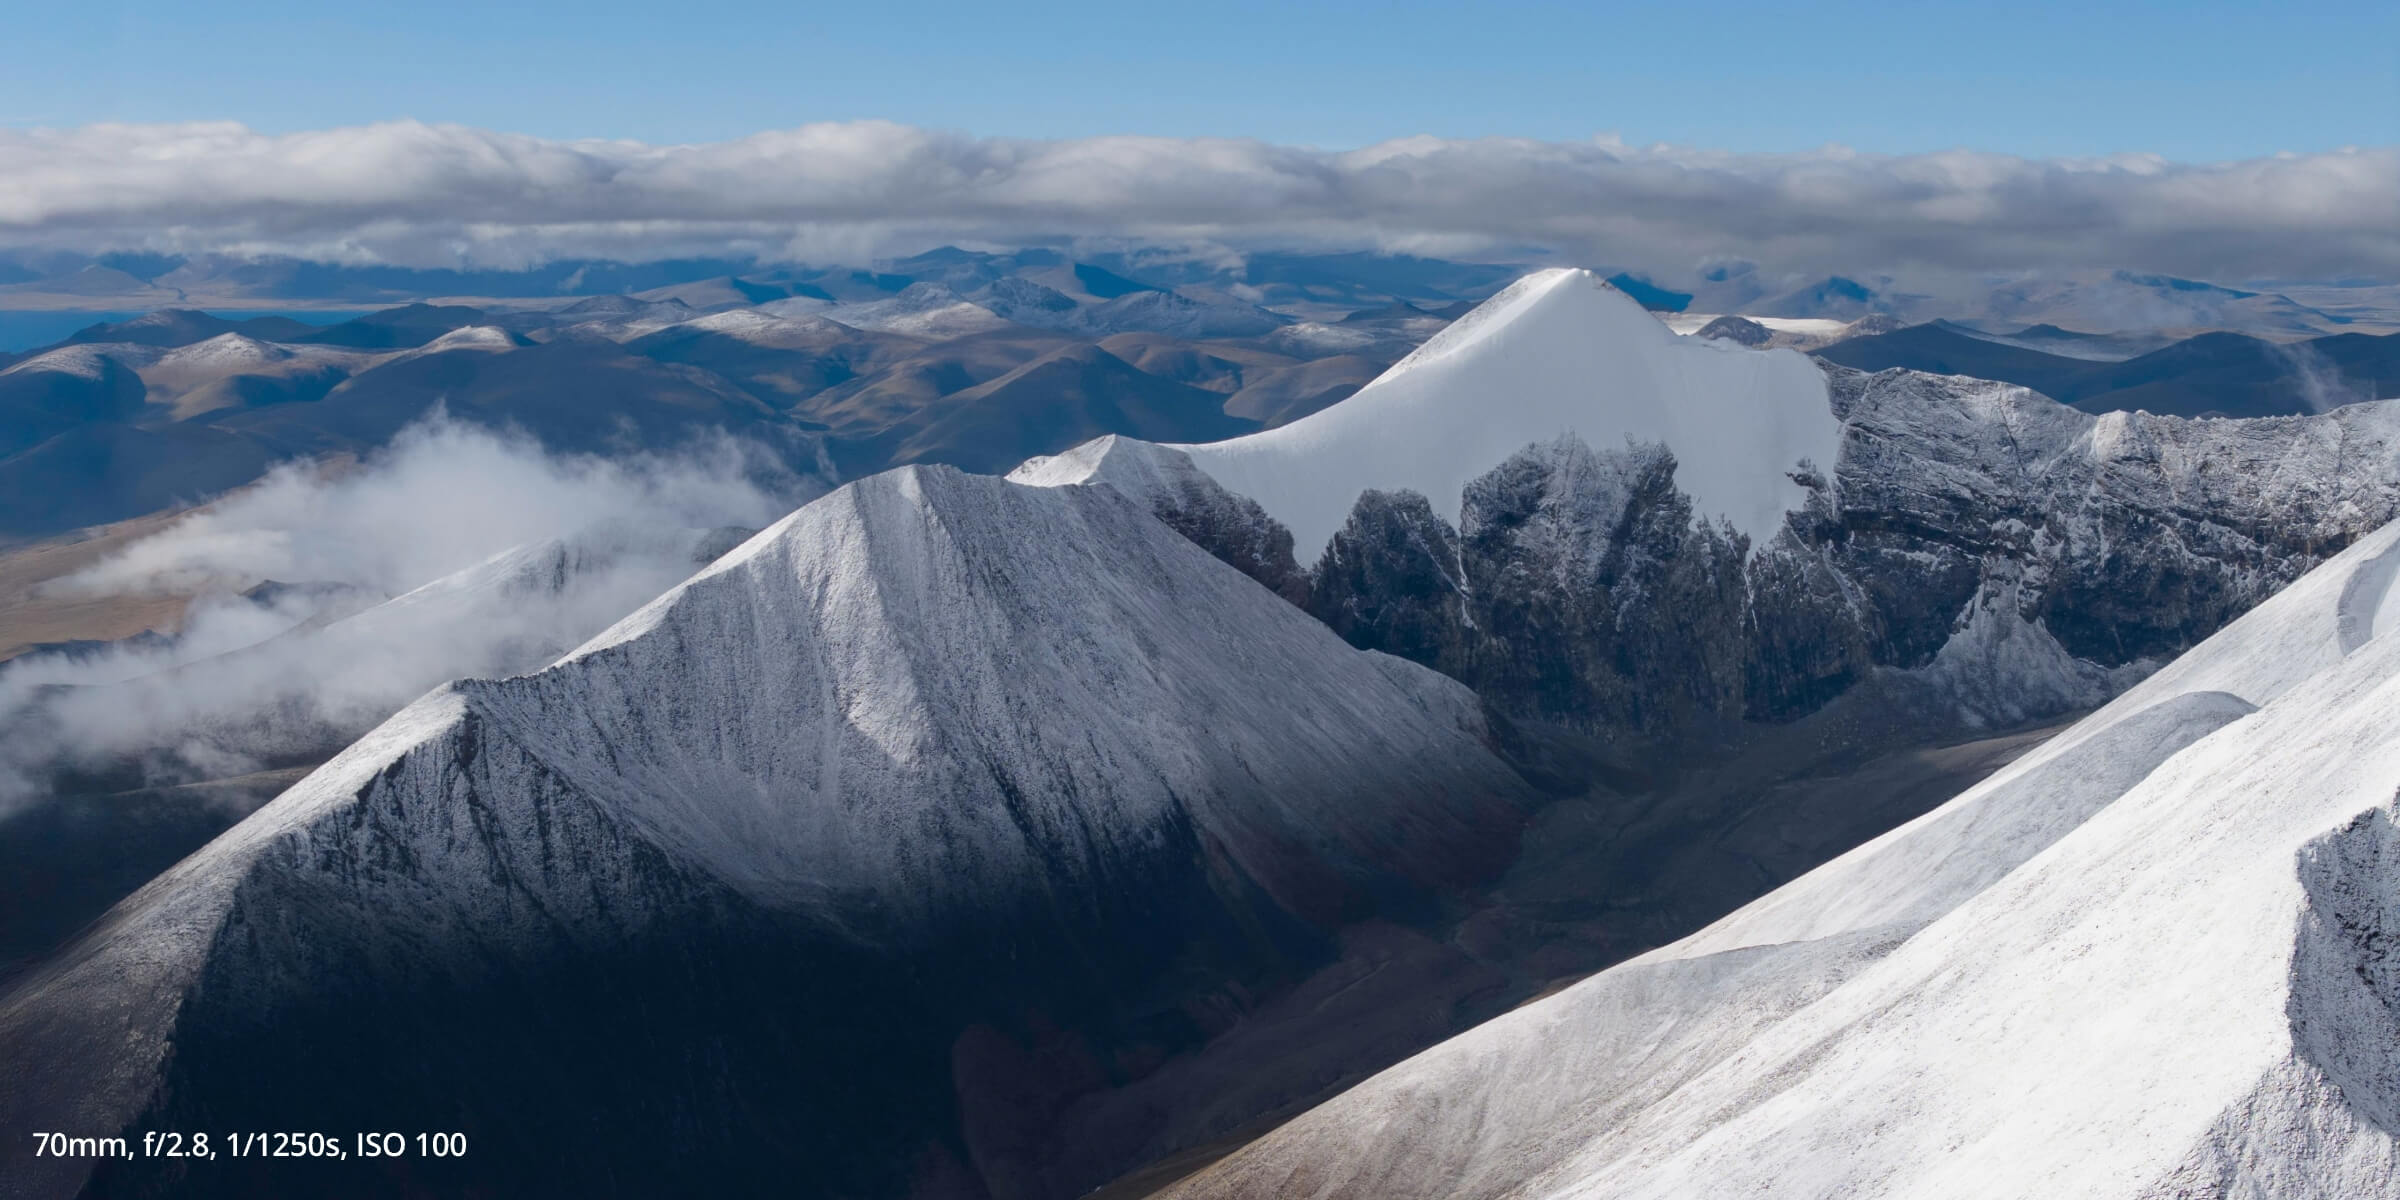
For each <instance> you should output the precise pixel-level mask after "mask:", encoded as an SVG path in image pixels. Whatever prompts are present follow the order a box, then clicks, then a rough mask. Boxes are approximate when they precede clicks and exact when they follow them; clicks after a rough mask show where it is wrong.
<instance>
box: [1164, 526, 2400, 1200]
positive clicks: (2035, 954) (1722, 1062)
mask: <svg viewBox="0 0 2400 1200" xmlns="http://www.w3.org/2000/svg"><path fill="white" fill-rule="evenodd" d="M2396 563H2400V527H2387V528H2386V529H2384V530H2382V531H2381V532H2378V533H2375V534H2373V535H2372V536H2369V537H2367V538H2364V539H2362V540H2361V542H2360V543H2359V544H2357V545H2354V546H2353V547H2351V548H2350V549H2349V550H2348V551H2346V552H2345V553H2343V554H2342V555H2340V556H2339V557H2337V558H2335V559H2334V560H2332V561H2330V562H2328V563H2326V564H2325V565H2323V566H2321V567H2319V568H2318V569H2316V570H2315V571H2314V572H2312V573H2311V574H2310V575H2308V576H2307V577H2305V578H2304V579H2302V580H2301V581H2300V582H2298V583H2296V584H2294V585H2293V586H2292V587H2290V588H2289V589H2287V590H2285V591H2284V592H2283V593H2281V594H2280V595H2278V596H2276V597H2275V598H2274V599H2272V600H2270V601H2268V602H2267V603H2265V604H2264V605H2262V606H2260V607H2259V608H2258V609H2256V610H2254V611H2253V612H2251V613H2250V614H2249V615H2247V616H2245V617H2243V618H2241V619H2240V620H2238V621H2236V622H2234V623H2233V624H2231V625H2230V626H2228V627H2227V628H2225V629H2224V630H2223V631H2221V632H2219V633H2217V634H2216V635H2215V636H2213V637H2211V638H2210V639H2208V640H2207V641H2205V642H2203V643H2202V644H2201V645H2200V646H2199V647H2197V648H2196V649H2194V650H2192V651H2191V652H2189V653H2187V654H2185V655H2183V656H2182V657H2180V658H2178V659H2177V660H2176V661H2175V662H2174V663H2173V664H2172V665H2170V666H2168V667H2167V668H2165V669H2164V670H2161V671H2160V672H2158V673H2157V674H2155V675H2153V676H2151V677H2150V678H2149V679H2148V680H2146V681H2145V682H2143V683H2142V684H2140V685H2139V686H2137V687H2135V688H2133V689H2132V690H2131V691H2129V692H2127V693H2126V694H2125V695H2123V696H2121V697H2119V698H2118V699H2117V700H2116V701H2115V702H2114V703H2111V704H2110V705H2108V706H2107V707H2105V708H2103V709H2102V710H2100V711H2099V712H2097V713H2094V714H2093V715H2091V716H2090V717H2088V718H2086V719H2084V720H2083V721H2081V722H2079V723H2078V724H2076V725H2075V726H2074V727H2073V728H2071V729H2070V730H2068V731H2067V732H2066V733H2064V734H2062V735H2060V736H2059V737H2057V738H2055V739H2053V740H2052V741H2051V742H2050V743H2048V744H2047V745H2045V746H2044V747H2042V749H2040V750H2039V751H2037V752H2035V753H2033V754H2030V755H2027V756H2026V757H2025V758H2023V759H2021V760H2019V761H2018V762H2017V763H2016V764H2014V765H2012V766H2011V767H2009V768H2007V769H2005V770H2003V771H2001V772H2000V773H1999V774H1997V775H1995V776H1993V777H1992V778H1991V779H1990V780H1988V781H1986V782H1985V783H1984V784H1982V785H1980V786H1978V787H1975V788H1973V789H1971V790H1969V791H1967V792H1965V793H1963V794H1961V795H1960V796H1958V797H1957V798H1956V799H1955V800H1953V801H1951V802H1950V803H1949V804H1947V805H1944V806H1943V807H1942V808H1940V809H1939V810H1937V811H1935V812H1933V813H1931V814H1929V815H1927V816H1925V817H1924V818H1922V819H1920V820H1917V821H1915V822H1912V823H1910V824H1908V825H1906V826H1904V827H1902V828H1900V829H1897V830H1894V831H1893V832H1892V833H1890V834H1888V835H1886V836H1884V837H1882V838H1879V839H1877V840H1875V841H1873V842H1870V843H1868V844H1866V845H1864V846H1861V847H1860V848H1858V849H1857V850H1855V851H1853V852H1851V853H1849V854H1847V855H1845V856H1843V857H1842V858H1840V859H1837V860H1835V861H1834V862H1832V863H1829V864H1827V865H1826V866H1824V867H1823V868H1821V869H1819V870H1817V871H1815V872H1813V873H1811V874H1809V875H1807V876H1805V877H1803V878H1801V879H1800V880H1798V881H1796V882H1794V883H1792V884H1790V885H1788V886H1786V887H1784V888H1782V889H1780V890H1778V891H1776V892H1774V893H1773V894H1771V895H1769V896H1767V897H1765V898H1763V899H1761V900H1759V901H1757V902H1756V903H1754V904H1751V905H1749V906H1748V907H1746V908H1743V909H1742V910H1740V911H1738V912H1736V913H1734V914H1732V915H1730V916H1728V917H1726V918H1724V919H1723V920H1721V921H1719V922H1717V923H1716V924H1714V925H1712V926H1710V927H1709V928H1707V929H1705V930H1703V931H1701V932H1699V933H1698V934H1695V935H1693V936H1692V937H1690V938H1687V939H1684V940H1683V941H1681V942H1678V943H1676V944H1674V945H1671V946H1667V947H1665V948H1663V949H1660V950H1657V951H1655V952H1653V953H1650V954H1646V955H1644V956H1642V957H1640V958H1638V959H1635V960H1633V961H1631V962H1628V963H1626V964H1624V965H1622V966H1619V967H1616V968H1614V969H1611V970H1609V971H1606V972H1604V973H1602V974H1600V975H1598V976H1595V977H1594V978H1592V979H1590V980H1587V981H1585V982H1583V983H1580V984H1578V985H1576V986H1574V987H1572V988H1569V989H1567V990H1566V991H1564V992H1562V993H1560V994H1559V995H1557V996H1554V997H1551V998H1549V999H1546V1000H1543V1001H1541V1002H1539V1003H1536V1004H1533V1005H1529V1006H1527V1007H1525V1008H1523V1009H1520V1010H1518V1011H1517V1012H1514V1013H1512V1014H1510V1015H1508V1016H1506V1017H1503V1018H1501V1019H1499V1020H1496V1021H1493V1022H1490V1023H1488V1024H1487V1025H1485V1026H1483V1027H1481V1028H1478V1029H1476V1030H1475V1031H1474V1032H1472V1033H1470V1034H1467V1035H1465V1036H1463V1037H1460V1038H1458V1039H1455V1040H1454V1041H1452V1042H1449V1043H1446V1044H1444V1045H1442V1046H1440V1047H1437V1048H1435V1049H1433V1050H1431V1051H1428V1052H1426V1053H1425V1054H1423V1055H1420V1056H1418V1057H1416V1058H1414V1059H1412V1060H1410V1061H1408V1062H1406V1063H1403V1064H1401V1065H1399V1066H1397V1067H1394V1068H1393V1069H1391V1070H1389V1071H1386V1072H1384V1073H1383V1074H1381V1075H1379V1076H1377V1077H1375V1078H1374V1079H1373V1080H1371V1081H1369V1082H1368V1083H1366V1084H1365V1085H1363V1086H1361V1087H1359V1088H1357V1089H1354V1090H1353V1091H1351V1092H1349V1093H1347V1094H1345V1095H1343V1096H1342V1097H1341V1098H1339V1099H1338V1100H1335V1101H1334V1102H1332V1103H1329V1104H1327V1105H1324V1106H1322V1107H1320V1108H1319V1109H1317V1110H1315V1111H1313V1112H1311V1113H1309V1114H1307V1115H1305V1116H1303V1117H1301V1118H1299V1119H1297V1120H1295V1121H1293V1122H1291V1123H1289V1124H1287V1125H1285V1126H1283V1127H1282V1128H1280V1129H1278V1130H1276V1131H1275V1132H1273V1133H1271V1134H1269V1135H1267V1136H1266V1137H1265V1138H1263V1139H1261V1140H1260V1141H1258V1142H1257V1143H1255V1144H1253V1145H1251V1146H1249V1147H1247V1148H1245V1149H1244V1150H1242V1151H1241V1152H1239V1153H1237V1154H1235V1155H1234V1156H1232V1157H1231V1158H1229V1159H1227V1160H1225V1161H1223V1162H1220V1163H1218V1164H1216V1165H1215V1166H1213V1167H1210V1168H1209V1169H1207V1170H1204V1171H1202V1172H1201V1173H1199V1174H1198V1175H1196V1176H1194V1177H1192V1178H1190V1179H1188V1180H1186V1181H1184V1182H1183V1183H1182V1184H1180V1185H1179V1186H1177V1187H1174V1188H1172V1189H1170V1190H1169V1191H1168V1192H1167V1193H1166V1194H1168V1195H1170V1196H1174V1197H1179V1198H1198V1197H1248V1196H1262V1197H1263V1196H1291V1195H1309V1196H1318V1197H1340V1196H1361V1197H1365V1196H1374V1197H1419V1196H1421V1197H1437V1196H1439V1197H1500V1196H1578V1197H1595V1198H1596V1197H1637V1196H1638V1197H1670V1196H1693V1195H1745V1196H1752V1195H1755V1196H1770V1197H1783V1196H1793V1197H1798V1196H1828V1195H1895V1196H1967V1195H1973V1196H1992V1197H2036V1196H2040V1197H2053V1196H2071V1197H2095V1198H2097V1197H2128V1198H2131V1197H2142V1198H2150V1197H2168V1196H2194V1195H2212V1196H2216V1195H2240V1196H2256V1197H2262V1198H2267V1200H2280V1198H2286V1197H2289V1198H2299V1197H2320V1196H2381V1195H2391V1194H2393V1193H2394V1192H2395V1191H2400V1120H2396V1119H2395V1113H2400V1082H2396V1081H2400V1074H2396V1073H2395V1071H2394V1070H2393V1065H2394V1064H2393V1061H2392V1051H2391V1047H2393V1046H2394V1045H2395V1044H2400V1043H2396V1041H2395V1039H2396V1038H2400V1026H2396V1025H2395V1022H2394V1017H2393V1013H2394V1011H2395V1008H2400V977H2396V976H2395V975H2394V973H2393V971H2392V969H2391V966H2390V963H2389V961H2388V955H2387V952H2386V948H2385V947H2386V943H2387V942H2388V940H2389V938H2390V937H2391V934H2392V927H2393V922H2394V913H2395V894H2394V880H2395V878H2396V877H2395V874H2394V870H2393V867H2394V857H2393V856H2394V854H2395V851H2396V849H2400V837H2396V835H2395V824H2394V821H2395V813H2394V799H2393V795H2394V787H2395V785H2396V784H2400V752H2395V750H2394V749H2393V747H2395V746H2396V745H2400V707H2396V706H2395V705H2394V704H2393V703H2392V690H2393V687H2394V681H2395V680H2400V639H2396V638H2394V637H2392V636H2389V635H2390V633H2391V631H2392V630H2393V629H2394V628H2396V627H2400V620H2396V619H2395V612H2396V611H2400V604H2395V603H2394V601H2393V599H2392V595H2391V592H2392V583H2393V579H2394V577H2395V572H2394V567H2395V564H2396Z"/></svg>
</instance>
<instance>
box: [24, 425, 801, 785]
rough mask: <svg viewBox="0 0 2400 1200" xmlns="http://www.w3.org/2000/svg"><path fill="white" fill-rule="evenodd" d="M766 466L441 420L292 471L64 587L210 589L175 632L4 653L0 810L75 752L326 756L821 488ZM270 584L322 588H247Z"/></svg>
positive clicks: (242, 760)
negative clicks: (602, 450) (554, 440)
mask: <svg viewBox="0 0 2400 1200" xmlns="http://www.w3.org/2000/svg"><path fill="white" fill-rule="evenodd" d="M754 461H756V459H755V458H753V457H752V456H750V455H749V454H747V453H746V452H745V450H744V449H743V448H742V447H741V446H740V445H738V444H735V443H730V442H726V443H717V444H714V445H709V444H703V445H701V446H698V447H696V448H694V449H691V450H688V451H686V452H682V453H678V454H674V455H637V456H632V457H626V458H618V459H613V460H602V459H595V458H584V457H574V456H561V455H553V454H550V453H547V452H545V451H543V450H542V449H541V448H540V447H539V446H537V445H535V444H534V443H533V442H531V441H530V440H527V439H522V438H517V437H513V436H509V435H503V434H494V433H491V432H488V431H485V430H482V429H479V428H474V427H469V426H463V425H455V424H451V423H448V422H446V421H441V420H438V419H437V420H436V421H434V422H431V423H429V424H426V425H423V426H419V427H416V428H413V429H411V430H409V431H407V432H404V433H403V434H402V435H401V436H400V437H399V438H398V439H397V440H396V441H395V442H394V443H393V444H392V445H391V446H390V447H389V448H387V449H385V450H384V451H381V452H379V453H378V454H377V455H376V456H375V457H374V458H372V459H370V460H368V461H367V462H365V463H363V464H361V465H359V466H358V467H357V468H356V469H354V470H351V471H349V472H347V473H344V474H340V475H328V474H325V473H321V472H318V471H314V470H311V469H305V468H293V469H287V470H282V471H278V472H277V473H275V474H272V475H270V476H268V477H267V478H266V479H265V480H263V481H261V482H260V483H258V484H255V485H253V486H252V487H250V488H248V489H245V490H244V491H242V492H239V493H237V494H235V495H233V496H231V497H229V498H227V499H225V500H222V501H220V502H218V503H217V504H215V505H213V506H211V507H210V508H208V509H206V510H203V511H202V512H200V513H197V514H194V515H192V516H189V517H186V518H184V519H183V520H181V521H179V522H177V523H176V524H175V525H173V526H172V527H170V528H169V529H168V530H166V531H165V532H163V533H160V534H158V535H156V536H153V537H151V538H148V539H146V540H144V541H141V542H138V543H135V544H134V545H132V546H130V547H128V548H127V549H126V550H125V551H124V552H123V553H121V554H120V555H118V556H116V557H115V558H112V559H109V560H107V561H105V562H102V563H100V564H98V565H96V566H94V567H92V568H90V569H88V570H86V571H85V572H83V573H81V574H79V575H77V576H74V577H72V578H70V579H68V580H65V581H62V583H61V584H59V585H54V586H61V587H65V588H69V589H73V590H76V591H80V592H83V593H87V594H105V593H120V592H140V591H146V590H168V591H175V592H188V591H190V590H193V589H194V588H212V587H213V590H211V591H209V592H207V593H206V594H204V595H203V598H202V599H201V600H199V601H198V602H196V603H195V605H194V607H193V609H192V611H191V613H190V614H189V616H188V617H187V619H186V623H185V627H184V629H183V631H182V633H181V634H180V635H179V636H178V637H177V638H175V639H174V640H173V641H172V642H171V643H169V644H165V645H142V644H130V645H121V646H120V647H119V648H116V649H113V650H110V651H107V652H103V653H100V654H97V655H93V656H88V657H84V658H80V659H67V658H63V657H53V656H43V657H34V658H27V659H19V660H16V661H13V662H10V663H7V664H0V812H6V811H7V810H8V809H9V808H11V807H13V806H14V805H16V804H21V803H23V802H25V801H27V800H29V799H31V798H33V797H35V796H38V795H39V794H41V793H42V791H43V790H44V789H45V787H46V786H47V782H46V781H47V780H48V779H49V778H51V776H52V774H53V773H54V772H56V771H58V770H60V769H62V768H74V769H79V770H86V771H93V770H98V771H122V770H126V769H131V770H132V771H133V772H134V773H135V774H136V775H137V776H138V777H139V778H140V779H141V780H143V781H144V782H147V783H150V784H154V785H155V784H167V783H176V782H183V781H188V780H192V779H200V778H221V777H224V776H227V775H231V774H236V773H240V772H243V771H247V770H255V769H258V768H260V767H262V766H267V765H274V764H278V763H281V762H287V761H294V760H308V759H312V758H315V757H322V756H323V755H324V754H326V753H328V752H330V751H331V750H332V749H334V748H337V747H339V746H341V745H343V744H345V743H347V742H349V741H350V740H352V739H353V738H355V737H357V736H358V735H359V734H361V733H363V732H365V731H366V729H367V728H369V727H370V726H372V725H373V724H374V723H375V722H377V721H379V720H381V719H382V718H383V717H385V716H386V715H388V714H390V713H391V712H392V711H394V710H395V709H397V708H399V707H400V706H401V705H403V704H405V703H407V702H408V701H409V700H411V699H414V698H415V697H417V696H418V695H421V694H422V693H424V692H425V691H426V690H427V689H429V688H431V687H433V686H435V685H437V684H439V683H441V682H443V681H445V680H448V679H453V678H458V677H461V676H482V675H492V674H498V673H513V672H517V671H523V670H528V669H531V668H533V667H536V666H539V665H540V664H541V663H542V662H544V661H546V660H547V659H548V658H549V657H551V656H554V655H556V654H557V653H559V652H561V651H563V650H566V649H569V648H572V647H573V646H574V645H576V644H578V643H580V642H582V641H583V640H584V639H586V638H588V637H590V636H591V635H593V634H595V633H598V632H599V631H600V630H601V629H603V628H605V627H606V626H607V625H608V624H609V623H611V622H613V621H614V620H616V619H617V618H619V617H621V616H623V615H625V614H626V613H628V612H630V611H632V610H633V609H634V608H636V607H638V606H639V605H641V604H642V603H643V602H645V601H647V600H649V599H650V598H651V597H653V596H655V595H657V594H658V593H659V592H661V591H663V590H665V589H666V588H668V587H670V586H672V585H674V584H675V583H677V582H679V581H680V580H682V579H683V578H684V577H686V576H688V575H689V574H691V573H692V572H693V571H694V570H696V569H697V564H696V563H695V562H694V560H693V552H694V550H695V549H696V548H697V547H698V546H699V545H700V544H702V542H703V541H704V539H703V538H702V537H701V536H700V535H701V534H702V533H703V532H704V531H706V530H710V529H714V528H718V527H722V526H728V525H732V526H742V527H751V528H754V527H758V526H762V525H765V524H767V523H769V522H770V521H772V520H773V519H774V518H776V517H778V516H780V515H782V514H783V513H784V512H785V511H787V510H788V508H789V507H790V505H791V504H792V503H793V502H795V501H796V500H798V499H801V498H804V497H805V492H803V493H801V494H774V493H770V492H769V491H768V490H764V489H762V488H761V487H759V486H756V485H755V484H753V483H751V482H748V480H749V479H751V478H754V477H755V475H756V473H755V472H751V471H749V470H748V468H749V466H750V464H751V463H752V462H754ZM262 579H275V580H279V581H282V582H285V583H290V584H306V585H313V586H312V587H310V588H302V589H293V590H291V591H290V592H288V593H287V594H285V595H284V596H282V597H280V598H275V597H269V598H267V599H265V600H264V602H256V601H253V600H248V599H243V598H240V597H237V596H235V595H233V594H232V590H233V589H236V588H243V587H247V586H248V585H249V584H251V583H254V582H257V581H259V580H262ZM327 585H330V586H327ZM387 597H396V599H391V600H389V601H388V602H386V598H387Z"/></svg>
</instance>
